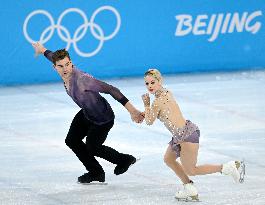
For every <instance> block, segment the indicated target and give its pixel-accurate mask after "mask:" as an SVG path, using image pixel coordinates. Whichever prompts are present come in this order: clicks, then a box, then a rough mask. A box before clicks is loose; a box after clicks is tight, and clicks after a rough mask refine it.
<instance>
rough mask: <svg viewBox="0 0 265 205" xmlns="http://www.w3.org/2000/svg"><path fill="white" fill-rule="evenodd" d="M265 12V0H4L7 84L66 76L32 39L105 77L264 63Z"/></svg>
mask: <svg viewBox="0 0 265 205" xmlns="http://www.w3.org/2000/svg"><path fill="white" fill-rule="evenodd" d="M264 15H265V4H264V0H242V1H231V0H222V1H211V0H197V1H190V0H188V1H181V0H163V1H162V0H156V1H153V0H152V1H151V0H146V1H140V0H135V1H132V0H108V1H105V0H102V1H96V0H90V1H88V0H75V1H64V0H56V1H51V2H50V1H36V0H28V1H18V0H16V1H3V2H2V3H1V22H2V23H1V33H0V39H1V49H2V50H1V54H0V61H1V69H0V85H13V84H31V83H44V82H55V81H58V80H59V78H58V76H57V74H56V73H55V72H54V71H53V69H52V67H51V65H50V62H48V61H46V60H45V59H44V58H37V59H35V58H34V57H33V49H32V47H31V45H30V43H31V42H33V41H40V42H42V43H43V44H44V45H45V46H46V47H47V48H49V49H51V50H56V49H59V48H67V49H68V50H69V52H70V55H71V56H72V60H73V62H74V63H75V64H76V65H77V66H78V67H79V68H80V69H82V70H84V71H86V72H89V73H91V74H92V75H94V76H95V77H98V78H108V77H122V76H139V75H142V74H143V72H144V71H145V70H146V69H147V68H149V67H157V68H159V69H160V70H161V71H162V72H163V73H164V74H165V73H168V74H172V73H179V72H194V71H196V72H198V71H216V70H222V71H223V70H238V69H243V68H244V69H245V68H262V67H264V66H265V58H264V55H263V54H264V53H265V46H264V45H265V38H264V36H265V31H264V26H265V25H264V24H265V16H264Z"/></svg>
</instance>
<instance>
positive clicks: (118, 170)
mask: <svg viewBox="0 0 265 205" xmlns="http://www.w3.org/2000/svg"><path fill="white" fill-rule="evenodd" d="M126 158H127V159H126V160H123V161H122V163H121V164H117V166H116V167H115V169H114V174H116V175H120V174H123V173H124V172H126V171H127V170H128V169H129V167H130V166H131V165H132V164H134V163H135V162H136V158H135V157H134V156H132V155H126Z"/></svg>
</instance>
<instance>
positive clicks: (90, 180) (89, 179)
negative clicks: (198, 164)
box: [78, 172, 105, 184]
mask: <svg viewBox="0 0 265 205" xmlns="http://www.w3.org/2000/svg"><path fill="white" fill-rule="evenodd" d="M104 182H105V173H101V174H92V173H90V172H88V173H85V174H83V175H82V176H80V177H78V183H80V184H104Z"/></svg>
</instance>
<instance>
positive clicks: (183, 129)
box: [145, 88, 198, 141]
mask: <svg viewBox="0 0 265 205" xmlns="http://www.w3.org/2000/svg"><path fill="white" fill-rule="evenodd" d="M156 118H158V119H159V120H160V121H161V122H163V123H164V125H165V127H166V128H167V129H168V130H169V131H170V132H171V133H172V135H173V137H176V138H177V139H178V140H179V141H183V139H184V138H185V137H187V136H189V135H191V134H192V133H193V132H194V131H196V130H197V129H198V127H197V126H196V125H195V124H193V123H192V122H190V121H188V120H187V121H186V120H185V119H184V117H183V116H182V113H181V111H180V109H179V106H178V104H177V103H176V101H175V99H174V97H173V95H172V93H171V92H170V91H168V90H166V89H164V88H163V89H161V90H159V91H157V92H156V93H155V100H154V102H153V103H152V106H151V107H150V108H146V110H145V121H146V123H147V124H148V125H151V124H152V123H153V122H154V121H155V119H156Z"/></svg>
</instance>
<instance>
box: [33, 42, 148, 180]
mask: <svg viewBox="0 0 265 205" xmlns="http://www.w3.org/2000/svg"><path fill="white" fill-rule="evenodd" d="M32 46H33V48H34V49H35V54H36V55H38V54H44V56H45V57H46V58H47V59H48V60H50V61H51V62H52V63H53V67H54V69H55V70H56V71H57V72H58V74H59V75H60V76H61V78H62V80H63V82H64V87H65V90H66V92H67V94H68V95H69V96H70V97H71V98H72V99H73V101H74V102H75V103H76V104H77V105H78V106H79V107H80V108H81V110H80V111H79V112H78V113H77V114H76V116H75V117H74V119H73V121H72V124H71V126H70V129H69V131H68V134H67V137H66V139H65V143H66V145H67V146H68V147H69V148H70V149H72V151H73V152H74V153H75V154H76V156H77V157H78V158H79V160H80V161H81V162H82V163H83V165H84V166H85V168H86V169H87V171H88V172H87V173H85V174H84V175H82V176H80V177H78V182H79V183H91V182H94V181H95V182H105V172H104V169H103V168H102V166H101V165H100V164H99V162H98V161H97V160H96V158H95V156H97V157H101V158H103V159H105V160H107V161H109V162H111V163H113V164H116V165H117V166H116V167H115V169H114V173H115V174H116V175H119V174H123V173H124V172H126V171H127V170H128V168H129V166H130V165H132V164H134V163H135V162H136V158H135V157H134V156H132V155H129V154H123V153H119V152H118V151H116V150H115V149H113V148H111V147H108V146H105V145H103V143H104V141H105V140H106V138H107V135H108V132H109V131H110V129H111V128H112V126H113V124H114V113H113V110H112V108H111V106H110V104H109V103H108V101H107V100H106V99H105V98H104V97H102V96H101V95H100V93H105V94H110V95H111V96H112V97H113V98H114V99H115V100H117V101H118V102H119V103H121V104H122V105H123V106H124V107H125V108H126V109H127V110H128V112H129V113H130V115H131V118H132V120H133V121H135V122H137V123H140V122H142V121H143V118H144V117H143V116H142V114H141V112H140V111H138V110H137V109H136V108H135V107H134V106H133V105H132V104H131V103H130V102H129V100H128V99H127V98H126V97H125V96H124V95H123V94H122V93H121V92H120V90H119V89H118V88H116V87H114V86H112V85H109V84H107V83H105V82H103V81H100V80H97V79H95V78H93V77H92V76H90V75H88V74H86V73H84V72H82V71H80V70H79V69H77V68H76V67H75V66H74V65H73V64H72V61H71V58H70V56H69V53H68V52H67V51H66V50H65V49H62V50H57V51H56V52H52V51H49V50H47V49H46V48H45V47H43V45H41V44H40V43H38V42H37V43H33V44H32ZM85 137H86V143H84V142H83V139H84V138H85Z"/></svg>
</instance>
